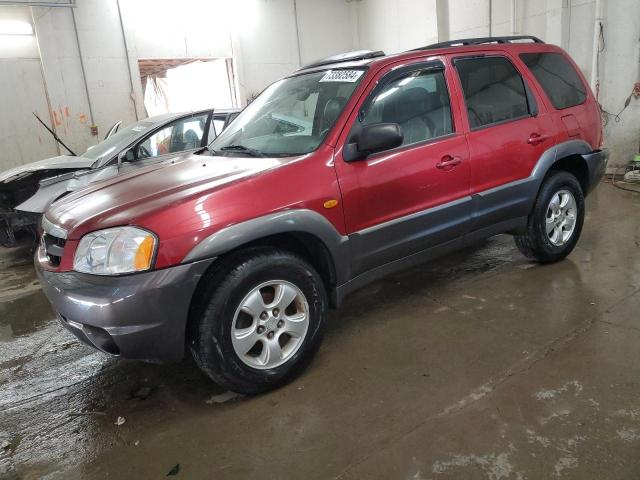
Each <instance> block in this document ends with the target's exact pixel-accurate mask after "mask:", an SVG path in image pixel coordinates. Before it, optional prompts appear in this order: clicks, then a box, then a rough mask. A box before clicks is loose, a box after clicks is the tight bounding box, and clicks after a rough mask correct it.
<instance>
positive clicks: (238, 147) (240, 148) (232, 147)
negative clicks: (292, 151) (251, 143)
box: [220, 145, 264, 157]
mask: <svg viewBox="0 0 640 480" xmlns="http://www.w3.org/2000/svg"><path fill="white" fill-rule="evenodd" d="M220 150H221V151H235V152H241V153H246V154H247V155H251V156H252V157H264V154H263V153H262V152H259V151H258V150H254V149H253V148H249V147H245V146H244V145H227V146H226V147H222V148H221V149H220Z"/></svg>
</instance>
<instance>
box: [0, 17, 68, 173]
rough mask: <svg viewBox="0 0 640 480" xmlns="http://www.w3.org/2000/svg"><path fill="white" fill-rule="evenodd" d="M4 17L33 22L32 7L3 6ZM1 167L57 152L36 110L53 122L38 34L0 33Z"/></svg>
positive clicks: (47, 120) (46, 120) (29, 23)
mask: <svg viewBox="0 0 640 480" xmlns="http://www.w3.org/2000/svg"><path fill="white" fill-rule="evenodd" d="M0 19H1V20H2V21H8V22H23V23H26V24H27V25H31V13H30V11H29V9H28V8H14V7H12V8H8V7H5V8H0ZM0 72H2V74H1V75H0V105H1V106H2V110H1V111H2V114H1V115H0V152H1V153H0V166H1V167H2V168H8V167H13V166H16V165H20V164H23V163H26V162H30V161H33V160H36V159H39V158H45V157H48V156H52V155H57V153H58V151H57V147H56V144H55V142H54V141H53V139H52V138H51V136H50V135H49V133H48V132H47V131H46V130H45V129H44V128H43V127H42V126H40V124H39V123H38V122H37V120H36V119H35V117H34V116H33V115H32V112H36V113H37V114H38V115H39V116H40V118H42V120H44V121H45V122H47V123H51V117H50V116H49V107H48V105H47V98H46V92H45V90H44V82H43V81H42V70H41V67H40V57H39V55H38V45H37V42H36V37H35V35H0Z"/></svg>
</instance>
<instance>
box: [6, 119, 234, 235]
mask: <svg viewBox="0 0 640 480" xmlns="http://www.w3.org/2000/svg"><path fill="white" fill-rule="evenodd" d="M238 113H239V110H237V109H227V110H215V111H214V110H213V109H209V110H201V111H197V112H188V113H177V114H176V113H171V114H165V115H158V116H155V117H150V118H147V119H145V120H140V121H139V122H136V123H134V124H132V125H129V126H128V127H125V128H120V129H119V130H117V132H115V133H112V132H110V135H108V136H107V138H106V139H105V140H104V141H102V142H100V143H99V144H97V145H95V146H93V147H90V148H89V149H88V150H87V151H86V152H84V153H83V154H82V155H79V156H71V155H61V156H58V157H53V158H48V159H45V160H41V161H38V162H34V163H29V164H27V165H21V166H19V167H16V168H14V169H11V170H8V171H6V172H2V173H0V245H2V246H3V247H13V246H15V245H16V237H15V234H16V232H18V231H20V230H24V231H27V232H31V233H32V234H33V235H34V238H36V226H37V225H38V222H39V220H40V216H41V215H42V213H44V212H45V211H46V209H47V208H48V207H49V205H51V204H52V203H53V202H55V201H56V200H59V199H60V198H62V197H64V196H65V195H67V194H68V193H69V192H73V191H76V190H80V189H82V188H84V187H86V186H87V185H89V184H91V183H94V182H98V181H100V180H104V179H107V178H110V177H113V176H116V175H120V174H122V173H125V172H128V171H130V170H132V169H137V168H141V167H144V166H147V165H150V164H152V163H157V162H162V161H164V160H168V159H169V158H171V157H172V156H173V155H175V154H176V153H181V152H189V151H195V150H198V149H201V148H203V147H205V146H206V145H208V144H209V143H211V142H212V141H213V140H214V139H215V137H216V136H217V135H218V134H220V132H221V131H222V130H223V129H224V128H225V127H226V126H227V125H228V124H229V123H230V122H231V121H232V120H233V119H234V118H235V117H236V116H237V115H238ZM114 127H115V125H114Z"/></svg>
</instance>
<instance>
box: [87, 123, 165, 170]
mask: <svg viewBox="0 0 640 480" xmlns="http://www.w3.org/2000/svg"><path fill="white" fill-rule="evenodd" d="M154 125H155V123H154V122H149V121H147V120H141V121H139V122H136V123H134V124H132V125H129V126H128V127H126V128H123V129H121V130H118V131H117V132H116V133H114V134H113V135H111V136H110V137H109V138H107V139H106V140H104V141H102V142H100V143H99V144H97V145H94V146H93V147H90V148H89V149H88V150H87V151H86V152H84V153H83V154H82V155H81V157H83V158H88V159H90V160H98V162H100V161H102V160H103V159H104V158H105V157H111V156H113V155H116V154H118V153H120V150H122V148H124V147H125V146H127V145H128V144H129V143H131V142H132V141H133V140H134V139H135V138H137V137H139V136H140V135H142V134H143V133H144V132H146V131H147V130H149V129H150V128H152V127H153V126H154Z"/></svg>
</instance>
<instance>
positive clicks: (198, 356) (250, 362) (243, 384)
mask: <svg viewBox="0 0 640 480" xmlns="http://www.w3.org/2000/svg"><path fill="white" fill-rule="evenodd" d="M242 253H243V254H242V256H241V257H240V256H234V257H233V258H229V259H227V260H225V261H224V262H223V264H222V265H220V266H219V268H218V269H217V271H216V273H214V275H212V276H211V277H209V278H207V279H205V281H208V282H210V283H211V285H214V286H213V287H212V288H210V289H208V290H209V291H208V292H207V291H205V292H204V293H203V295H201V296H200V298H199V299H198V300H197V301H198V302H200V303H201V304H200V306H199V307H200V308H199V310H200V313H199V315H198V318H197V319H195V320H196V321H197V325H196V327H197V328H196V329H195V332H194V338H193V341H192V352H193V356H194V358H195V360H196V363H197V364H198V365H199V366H200V368H201V369H202V370H203V371H204V372H205V373H206V374H207V375H209V377H211V378H212V379H213V380H214V381H215V382H217V383H218V384H220V385H221V386H223V387H225V388H228V389H229V390H232V391H234V392H238V393H243V394H257V393H261V392H265V391H268V390H272V389H274V388H277V387H279V386H281V385H283V384H284V383H286V382H288V381H290V380H291V379H293V378H294V377H295V376H296V375H297V374H298V373H300V372H301V371H302V369H303V368H304V367H305V366H306V365H307V363H308V362H309V361H310V360H311V358H312V357H313V355H314V353H315V352H316V350H317V349H318V347H319V345H320V341H321V338H322V333H323V330H324V324H325V319H326V313H327V297H326V292H325V289H324V285H323V283H322V280H321V278H320V276H319V275H318V273H317V272H316V271H315V270H314V269H313V268H312V267H311V266H310V265H309V264H308V263H307V262H305V261H304V260H302V259H301V258H299V257H297V256H295V255H293V254H291V253H288V252H284V251H277V250H270V249H262V248H261V249H253V250H248V251H245V252H242Z"/></svg>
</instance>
